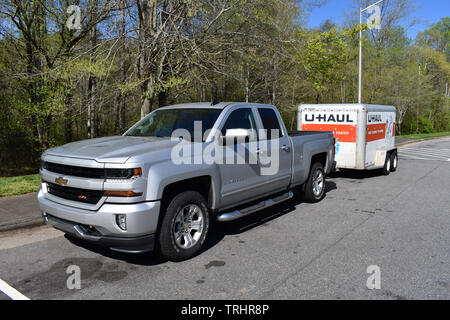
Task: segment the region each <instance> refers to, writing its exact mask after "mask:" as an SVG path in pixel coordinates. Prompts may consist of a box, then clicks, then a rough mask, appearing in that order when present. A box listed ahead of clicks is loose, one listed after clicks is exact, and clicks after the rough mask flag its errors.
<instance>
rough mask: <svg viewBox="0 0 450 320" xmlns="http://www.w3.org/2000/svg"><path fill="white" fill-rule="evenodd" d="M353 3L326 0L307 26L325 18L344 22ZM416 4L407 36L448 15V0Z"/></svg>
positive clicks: (316, 10) (314, 11)
mask: <svg viewBox="0 0 450 320" xmlns="http://www.w3.org/2000/svg"><path fill="white" fill-rule="evenodd" d="M376 1H377V0H374V1H373V2H376ZM354 3H355V2H354V0H328V1H327V4H326V5H324V6H322V7H318V8H314V9H313V10H312V12H311V14H310V16H309V18H308V27H310V28H314V27H318V26H319V25H320V24H321V23H322V22H324V21H325V20H327V19H331V20H333V21H334V22H335V23H337V24H340V23H342V22H344V21H345V20H346V15H345V12H346V11H347V12H350V11H351V10H352V9H354ZM416 4H417V7H418V8H417V11H416V12H415V14H414V15H415V16H416V17H417V18H418V19H419V22H418V23H417V24H416V25H415V26H413V27H412V28H411V29H410V30H408V36H409V37H411V38H415V36H416V34H417V33H419V32H421V31H424V30H425V29H428V28H429V27H430V25H431V24H433V23H436V22H438V21H439V20H440V19H441V18H443V17H445V16H450V0H416ZM356 15H357V16H356V19H359V15H358V14H356Z"/></svg>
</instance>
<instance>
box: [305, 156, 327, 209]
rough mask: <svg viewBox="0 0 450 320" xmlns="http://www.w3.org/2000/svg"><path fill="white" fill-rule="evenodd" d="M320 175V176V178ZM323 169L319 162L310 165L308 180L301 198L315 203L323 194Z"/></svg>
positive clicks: (324, 179) (324, 178)
mask: <svg viewBox="0 0 450 320" xmlns="http://www.w3.org/2000/svg"><path fill="white" fill-rule="evenodd" d="M320 177H321V178H320ZM325 181H326V177H325V171H324V169H323V166H322V164H321V163H319V162H316V163H314V164H313V165H312V167H311V171H310V173H309V177H308V181H306V184H305V188H304V191H303V199H304V200H305V201H306V202H309V203H316V202H319V201H321V200H322V199H323V197H324V196H325Z"/></svg>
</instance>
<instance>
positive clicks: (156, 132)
mask: <svg viewBox="0 0 450 320" xmlns="http://www.w3.org/2000/svg"><path fill="white" fill-rule="evenodd" d="M334 155H335V139H334V137H333V134H332V133H328V132H293V133H288V132H287V130H286V127H285V125H284V123H283V121H282V118H281V116H280V114H279V112H278V110H277V109H276V108H275V107H274V106H271V105H261V104H246V103H218V104H211V103H195V104H183V105H176V106H170V107H164V108H160V109H157V110H155V111H153V112H152V113H150V114H149V115H148V116H146V117H145V118H143V119H142V120H141V121H139V122H138V123H137V124H136V125H134V126H133V127H132V128H130V129H129V130H128V131H127V132H126V133H125V134H124V135H123V136H116V137H106V138H99V139H92V140H84V141H79V142H73V143H69V144H66V145H63V146H61V147H57V148H53V149H49V150H47V151H46V152H44V154H43V155H42V158H41V160H42V161H41V168H40V175H41V177H42V185H41V188H40V189H39V192H38V202H39V207H40V209H41V211H42V216H43V219H44V221H45V222H46V223H47V224H49V225H51V226H53V227H55V228H57V229H59V230H62V231H63V232H65V233H66V234H67V235H68V236H71V237H77V238H80V239H83V240H86V241H89V242H93V243H97V244H99V245H103V246H106V247H109V248H110V249H112V250H115V251H121V252H131V253H140V252H147V251H152V250H154V249H158V250H159V251H160V253H161V254H162V255H163V256H164V257H166V258H167V259H169V260H172V261H181V260H185V259H188V258H190V257H193V256H195V255H196V254H198V253H199V251H200V250H201V248H202V245H203V244H204V242H205V239H206V236H207V234H208V230H209V227H210V224H211V221H212V219H215V220H217V221H219V222H226V221H232V220H235V219H238V218H240V217H243V216H246V215H248V214H251V213H254V212H256V211H259V210H262V209H264V208H267V207H269V206H271V205H274V204H277V203H280V202H283V201H286V200H288V199H290V198H292V197H293V192H292V190H293V189H294V188H300V189H301V190H302V191H303V198H304V200H305V201H307V202H318V201H320V200H322V198H323V197H324V193H325V177H326V174H327V173H329V172H330V171H331V169H332V168H333V165H334V164H335V162H334Z"/></svg>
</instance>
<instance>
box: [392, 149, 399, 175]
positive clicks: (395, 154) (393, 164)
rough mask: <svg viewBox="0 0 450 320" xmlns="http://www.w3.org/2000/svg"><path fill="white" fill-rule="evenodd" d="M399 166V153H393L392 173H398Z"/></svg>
mask: <svg viewBox="0 0 450 320" xmlns="http://www.w3.org/2000/svg"><path fill="white" fill-rule="evenodd" d="M397 166H398V153H397V151H392V153H391V172H395V171H397Z"/></svg>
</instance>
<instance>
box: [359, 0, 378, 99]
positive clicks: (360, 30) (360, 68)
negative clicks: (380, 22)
mask: <svg viewBox="0 0 450 320" xmlns="http://www.w3.org/2000/svg"><path fill="white" fill-rule="evenodd" d="M383 1H384V0H380V1H378V2H376V3H374V4H372V5H370V6H368V7H367V8H365V9H363V8H361V7H360V8H359V27H360V29H359V86H358V103H359V104H361V103H362V14H363V12H364V11H366V10H368V9H370V8H372V7H374V6H376V5H378V4H380V3H381V2H383Z"/></svg>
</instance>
